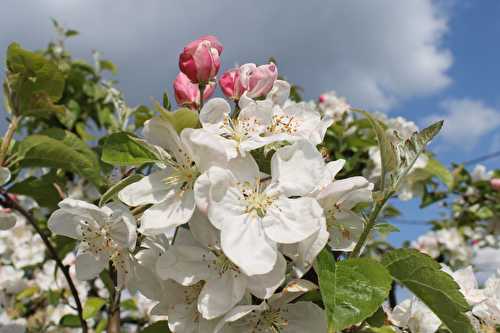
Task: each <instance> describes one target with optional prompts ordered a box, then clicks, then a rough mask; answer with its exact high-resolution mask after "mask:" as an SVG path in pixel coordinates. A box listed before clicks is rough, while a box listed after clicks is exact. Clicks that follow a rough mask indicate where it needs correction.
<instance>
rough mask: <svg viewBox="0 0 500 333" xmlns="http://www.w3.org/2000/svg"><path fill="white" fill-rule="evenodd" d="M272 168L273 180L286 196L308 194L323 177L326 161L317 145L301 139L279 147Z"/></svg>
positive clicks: (272, 160)
mask: <svg viewBox="0 0 500 333" xmlns="http://www.w3.org/2000/svg"><path fill="white" fill-rule="evenodd" d="M271 168H272V178H273V182H275V183H278V185H279V188H280V189H281V191H282V192H283V193H285V195H286V196H295V195H306V194H308V193H310V192H311V191H312V190H313V189H314V188H315V187H316V186H317V184H319V183H320V182H321V180H322V179H323V175H324V172H325V162H324V160H323V157H322V156H321V153H320V152H319V151H318V150H317V149H316V146H315V145H313V144H311V143H309V142H307V141H299V142H296V143H294V144H292V145H290V146H286V147H284V148H281V149H279V150H278V151H277V152H276V153H275V154H274V155H273V157H272V159H271Z"/></svg>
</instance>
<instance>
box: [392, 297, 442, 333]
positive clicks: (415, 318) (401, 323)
mask: <svg viewBox="0 0 500 333" xmlns="http://www.w3.org/2000/svg"><path fill="white" fill-rule="evenodd" d="M388 317H389V320H390V321H391V322H392V323H393V324H394V325H396V326H398V327H402V328H407V329H409V330H410V332H414V333H435V332H436V331H437V329H438V328H439V326H441V320H440V319H439V318H438V317H437V316H436V315H435V314H434V313H433V312H432V311H431V310H430V309H429V308H428V307H427V306H426V305H425V304H424V303H422V302H421V301H420V300H418V299H417V298H416V297H412V298H409V299H406V300H404V301H403V302H401V303H399V304H398V305H397V306H396V307H395V308H394V310H393V311H392V312H389V313H388Z"/></svg>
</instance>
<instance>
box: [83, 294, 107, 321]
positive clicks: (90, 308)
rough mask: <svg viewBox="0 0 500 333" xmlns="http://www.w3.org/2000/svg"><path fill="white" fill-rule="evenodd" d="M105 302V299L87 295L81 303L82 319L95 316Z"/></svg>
mask: <svg viewBox="0 0 500 333" xmlns="http://www.w3.org/2000/svg"><path fill="white" fill-rule="evenodd" d="M105 304H106V301H105V300H104V299H102V298H99V297H89V298H87V300H86V301H85V304H84V305H83V319H85V320H86V319H90V318H93V317H95V316H96V315H97V314H98V313H99V311H100V310H101V309H102V307H103V306H104V305H105Z"/></svg>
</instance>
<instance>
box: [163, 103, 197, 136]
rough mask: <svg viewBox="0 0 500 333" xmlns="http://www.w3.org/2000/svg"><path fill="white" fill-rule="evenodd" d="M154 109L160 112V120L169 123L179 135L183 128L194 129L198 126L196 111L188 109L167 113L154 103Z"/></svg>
mask: <svg viewBox="0 0 500 333" xmlns="http://www.w3.org/2000/svg"><path fill="white" fill-rule="evenodd" d="M156 109H157V110H158V111H159V112H160V116H161V118H163V119H164V120H166V121H168V122H169V123H171V124H172V126H173V127H174V128H175V130H176V131H177V133H179V134H180V133H181V132H182V130H183V129H185V128H195V127H197V126H198V122H199V120H198V113H197V112H196V111H193V110H190V109H188V108H180V109H177V110H175V111H167V110H165V109H164V108H163V107H162V106H161V105H160V104H159V103H156Z"/></svg>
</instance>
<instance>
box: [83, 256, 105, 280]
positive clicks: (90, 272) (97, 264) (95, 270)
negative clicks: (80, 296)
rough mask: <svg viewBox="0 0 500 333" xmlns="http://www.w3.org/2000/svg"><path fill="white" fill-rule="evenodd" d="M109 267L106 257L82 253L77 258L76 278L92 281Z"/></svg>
mask: <svg viewBox="0 0 500 333" xmlns="http://www.w3.org/2000/svg"><path fill="white" fill-rule="evenodd" d="M107 265H108V261H107V260H106V257H104V256H97V257H96V256H94V255H92V254H90V253H81V254H79V255H78V256H77V257H76V263H75V266H76V277H77V278H78V280H82V281H85V280H90V279H93V278H95V277H97V276H98V275H99V273H101V272H102V270H103V269H105V268H106V266H107Z"/></svg>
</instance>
